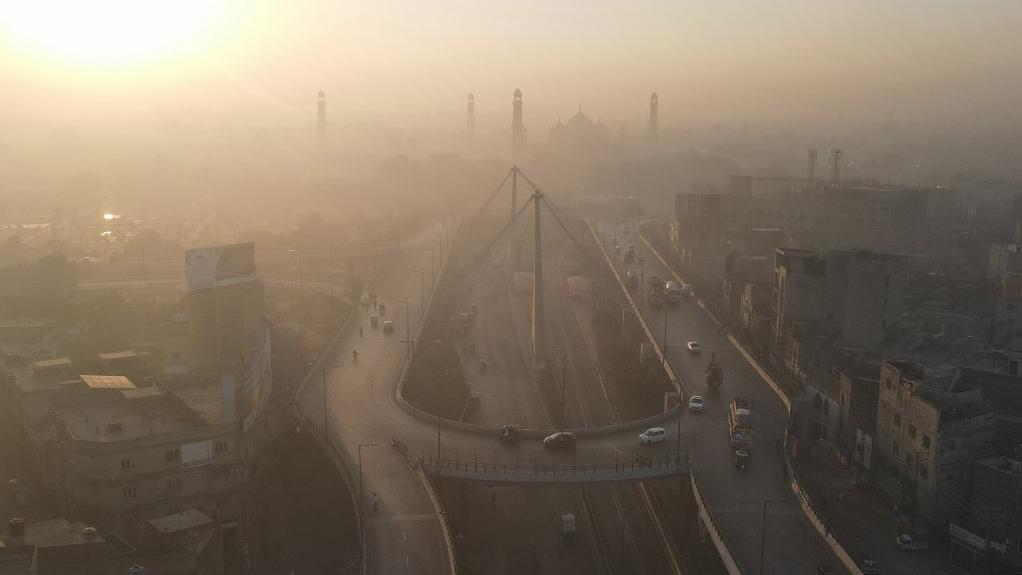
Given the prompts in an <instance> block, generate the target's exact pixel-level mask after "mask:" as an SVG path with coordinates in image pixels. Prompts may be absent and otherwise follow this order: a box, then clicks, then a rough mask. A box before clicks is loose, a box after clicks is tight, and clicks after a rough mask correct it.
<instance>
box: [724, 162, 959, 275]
mask: <svg viewBox="0 0 1022 575" xmlns="http://www.w3.org/2000/svg"><path fill="white" fill-rule="evenodd" d="M728 192H729V194H730V195H732V196H733V197H734V198H735V202H736V211H737V217H738V221H739V222H740V223H741V224H743V225H750V226H753V227H779V228H781V229H782V230H784V232H785V233H786V234H787V235H788V236H789V237H790V238H791V239H792V244H791V245H792V246H793V247H800V248H804V249H812V250H817V251H828V250H835V249H847V250H854V249H867V250H872V251H876V252H886V253H892V254H901V255H905V256H910V258H911V260H912V261H911V262H910V264H911V265H912V266H913V268H916V267H922V268H923V269H926V267H927V266H932V260H934V259H940V258H943V257H944V256H946V253H945V250H946V248H947V247H948V245H949V241H950V234H949V232H950V230H951V229H952V227H953V224H954V223H955V221H956V216H957V213H958V205H957V191H956V190H953V189H946V188H917V187H908V186H887V185H874V184H855V183H837V184H833V183H831V184H827V183H822V182H809V181H808V180H805V179H801V178H754V177H750V176H732V177H731V179H730V181H729V187H728Z"/></svg>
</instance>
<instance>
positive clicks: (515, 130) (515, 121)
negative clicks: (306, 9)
mask: <svg viewBox="0 0 1022 575" xmlns="http://www.w3.org/2000/svg"><path fill="white" fill-rule="evenodd" d="M511 105H512V107H513V112H512V115H511V163H513V164H515V165H518V162H519V161H520V160H521V159H522V148H524V146H525V126H523V125H522V91H521V90H519V89H518V88H515V95H514V99H513V100H511Z"/></svg>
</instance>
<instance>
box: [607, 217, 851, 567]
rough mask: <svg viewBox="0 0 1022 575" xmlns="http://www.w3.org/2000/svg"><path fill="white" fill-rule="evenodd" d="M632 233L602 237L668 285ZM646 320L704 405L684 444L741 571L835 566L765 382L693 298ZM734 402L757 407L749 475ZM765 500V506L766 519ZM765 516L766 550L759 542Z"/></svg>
mask: <svg viewBox="0 0 1022 575" xmlns="http://www.w3.org/2000/svg"><path fill="white" fill-rule="evenodd" d="M629 228H631V231H630V232H629V233H626V232H625V230H626V229H629ZM634 228H635V226H634V225H633V224H632V223H630V222H629V223H623V224H619V225H616V226H613V227H611V228H610V230H609V232H607V234H606V235H604V236H603V238H602V239H603V241H604V242H605V243H604V245H605V246H610V247H612V245H611V243H610V239H609V236H610V234H615V235H617V238H618V240H617V241H618V243H623V244H628V243H634V244H635V246H636V249H637V250H638V253H639V254H642V255H643V256H644V260H645V261H644V264H643V267H644V268H645V269H644V271H643V275H644V277H645V279H646V280H648V279H649V277H650V276H652V275H657V276H659V277H661V278H664V279H669V278H671V277H672V276H671V275H670V273H669V272H668V270H666V268H665V267H664V266H663V265H662V264H661V262H660V261H659V260H658V259H657V257H656V256H655V255H653V254H652V253H651V252H650V250H648V249H647V246H646V245H645V244H644V243H643V242H642V241H640V240H639V238H638V235H637V234H636V230H635V229H634ZM622 252H623V250H622ZM614 259H615V265H616V267H617V268H618V270H619V271H621V272H623V271H624V269H625V266H624V264H623V261H622V258H620V257H615V258H614ZM629 268H630V269H631V270H633V271H634V272H636V273H638V272H639V271H640V269H641V268H640V266H638V265H637V264H632V265H631V266H629ZM643 287H645V286H643ZM632 294H633V297H638V295H639V291H638V290H634V291H632ZM643 315H644V317H645V318H646V321H647V323H648V325H649V326H650V329H651V331H652V332H653V333H654V336H655V337H656V338H657V340H658V341H659V342H660V343H661V345H663V344H664V337H665V332H664V324H665V322H666V325H667V332H666V339H667V341H666V344H667V356H668V360H669V361H670V363H671V366H672V367H673V368H674V370H675V372H676V373H677V374H678V375H679V377H681V378H682V380H683V381H684V382H685V386H686V388H687V390H688V394H692V395H702V396H704V398H705V402H706V403H705V410H704V412H703V413H701V414H698V415H695V414H689V415H688V416H687V419H688V422H687V423H691V421H692V420H693V419H698V420H699V423H698V424H694V425H691V426H689V425H685V426H683V431H682V436H683V441H685V443H686V444H687V445H688V448H689V449H690V450H691V453H692V457H693V463H694V466H695V470H696V473H697V478H698V480H699V483H700V488H701V490H702V492H703V496H704V497H705V498H706V500H707V502H708V505H709V506H710V511H711V513H712V514H713V516H714V517H715V519H716V520H717V523H718V525H719V526H720V528H721V531H722V533H723V536H724V538H725V540H726V543H727V545H728V547H729V549H730V550H731V553H732V554H733V555H734V558H735V560H736V561H737V563H738V565H739V567H740V568H741V570H742V572H743V573H759V572H760V570H759V566H760V561H761V554H762V561H763V564H764V568H763V570H762V572H763V573H765V574H788V573H814V572H815V569H816V566H817V565H818V564H831V565H835V566H837V565H838V561H837V558H836V557H835V556H834V554H833V553H832V552H831V550H830V549H829V547H827V546H826V545H825V543H824V541H823V540H822V538H821V537H820V536H819V534H818V533H817V532H816V531H815V529H813V528H812V526H811V525H810V524H809V523H808V521H807V520H806V519H805V517H804V515H803V514H802V510H801V509H800V508H799V506H798V502H797V501H796V499H795V497H794V496H793V495H792V493H791V490H790V489H789V487H788V485H787V484H786V483H785V481H784V479H783V476H782V471H781V465H782V464H781V462H782V455H781V454H780V453H779V451H778V450H777V449H776V442H777V441H778V440H779V439H782V438H783V434H784V428H785V425H786V423H787V418H788V414H787V411H786V409H785V407H784V404H783V403H782V402H781V400H780V399H779V398H778V396H777V395H776V394H775V392H774V391H773V389H772V388H771V387H770V386H769V385H768V383H767V382H766V380H765V379H764V378H763V376H762V375H761V374H760V373H759V372H758V371H757V370H756V368H755V367H754V366H753V365H752V364H751V363H750V362H749V361H747V360H746V359H745V357H744V356H743V355H742V354H741V353H740V352H739V350H738V348H737V347H736V346H735V344H734V342H733V341H732V340H730V339H729V338H728V337H727V336H724V335H721V334H720V332H719V328H718V326H717V324H716V323H715V322H714V320H713V319H712V317H711V316H710V315H709V314H708V313H707V312H706V311H705V310H704V309H703V308H701V307H700V306H699V305H698V303H697V302H696V300H695V299H691V298H683V299H682V301H681V303H678V304H664V305H663V306H662V307H660V308H654V307H653V306H650V305H649V304H648V302H646V303H645V304H644V306H643ZM688 341H698V342H699V343H700V344H701V345H702V348H703V349H702V353H701V354H700V355H693V354H691V353H689V352H688V351H687V349H686V347H685V344H686V342H688ZM712 353H715V354H716V358H717V361H718V362H720V363H721V365H722V366H723V368H724V384H723V386H722V387H721V388H720V389H719V390H716V391H708V390H707V388H706V387H705V385H704V384H703V370H704V369H705V367H706V363H707V362H708V361H709V359H710V355H711V354H712ZM736 396H738V397H745V398H749V399H752V400H753V401H754V408H753V417H754V427H755V430H756V446H755V447H754V449H753V450H752V457H751V462H750V464H749V466H748V468H747V469H746V470H745V471H744V472H742V471H739V470H737V469H736V468H735V465H734V452H733V451H732V450H731V448H730V446H729V442H728V427H727V411H728V404H729V402H730V401H731V399H732V398H734V397H736ZM689 428H691V431H689V430H688V429H689ZM765 501H768V503H767V504H766V507H765V509H766V513H765V514H764V502H765ZM764 516H765V521H766V535H765V545H763V544H762V543H761V541H762V537H763V534H764V529H763V525H764V523H763V522H764Z"/></svg>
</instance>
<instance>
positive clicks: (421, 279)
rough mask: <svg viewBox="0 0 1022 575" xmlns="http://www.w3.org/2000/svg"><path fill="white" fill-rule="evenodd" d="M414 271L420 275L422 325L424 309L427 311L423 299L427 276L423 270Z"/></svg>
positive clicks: (420, 320) (420, 317)
mask: <svg viewBox="0 0 1022 575" xmlns="http://www.w3.org/2000/svg"><path fill="white" fill-rule="evenodd" d="M430 265H432V264H430ZM412 271H413V272H415V273H417V274H419V323H420V324H421V323H422V318H423V317H424V315H425V311H424V309H425V305H426V304H425V300H424V298H423V295H422V292H423V291H424V286H425V283H426V280H425V279H424V278H425V277H426V274H425V272H423V271H422V270H412Z"/></svg>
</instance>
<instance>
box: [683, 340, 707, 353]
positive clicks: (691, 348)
mask: <svg viewBox="0 0 1022 575" xmlns="http://www.w3.org/2000/svg"><path fill="white" fill-rule="evenodd" d="M685 347H687V348H688V352H689V353H691V354H692V355H699V353H700V352H702V351H703V346H701V345H699V342H698V341H690V342H688V343H686V344H685Z"/></svg>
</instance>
